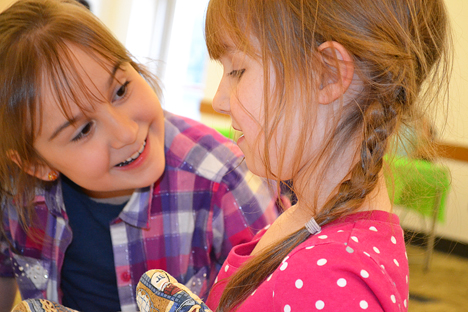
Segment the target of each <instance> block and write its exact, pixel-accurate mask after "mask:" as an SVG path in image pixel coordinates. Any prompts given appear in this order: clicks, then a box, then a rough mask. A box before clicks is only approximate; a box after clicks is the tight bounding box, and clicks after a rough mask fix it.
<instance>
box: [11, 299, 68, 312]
mask: <svg viewBox="0 0 468 312" xmlns="http://www.w3.org/2000/svg"><path fill="white" fill-rule="evenodd" d="M11 312H77V311H76V310H72V309H69V308H66V307H64V306H63V305H61V304H58V303H55V302H52V301H49V300H45V299H27V300H23V301H21V302H20V303H18V304H17V305H16V306H15V307H14V308H13V310H11Z"/></svg>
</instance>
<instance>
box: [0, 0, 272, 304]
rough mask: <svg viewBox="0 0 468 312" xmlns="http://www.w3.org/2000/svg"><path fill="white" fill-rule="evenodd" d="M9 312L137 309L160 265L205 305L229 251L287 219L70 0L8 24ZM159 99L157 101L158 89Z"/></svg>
mask: <svg viewBox="0 0 468 312" xmlns="http://www.w3.org/2000/svg"><path fill="white" fill-rule="evenodd" d="M0 68H1V71H0V86H2V87H1V88H0V118H1V119H0V131H1V133H2V136H1V138H0V185H1V200H2V205H1V214H0V221H2V223H1V225H2V226H1V236H0V238H1V240H0V276H1V277H0V294H2V295H1V296H0V310H3V309H5V310H8V311H9V310H10V309H11V304H12V299H13V298H14V294H15V291H16V289H17V287H18V288H19V290H20V292H21V295H22V298H23V299H28V298H44V299H49V300H51V301H55V302H57V303H63V304H64V305H65V306H67V307H70V308H74V309H76V310H81V311H135V310H136V309H137V308H136V299H135V288H136V284H137V282H138V280H139V279H140V276H141V275H142V274H143V273H144V272H145V271H147V270H149V269H154V268H160V269H164V270H166V271H168V272H169V273H170V274H172V275H174V276H175V277H177V278H178V279H179V281H181V282H182V283H183V284H185V285H187V287H189V288H190V289H191V291H193V292H195V293H197V294H199V295H201V296H204V295H205V294H206V293H207V291H208V289H209V287H210V286H211V284H212V283H213V281H214V279H215V277H216V274H217V272H218V270H219V268H220V265H221V264H222V262H223V261H224V259H225V258H226V256H227V254H228V252H229V250H230V249H231V248H232V247H233V246H235V245H237V244H239V243H242V242H246V241H249V240H251V239H252V237H253V236H254V235H255V233H256V232H257V231H258V230H259V229H261V228H263V227H264V226H265V225H267V224H269V223H271V222H272V221H273V220H274V218H275V217H276V207H275V201H274V197H273V196H272V195H271V194H270V193H271V192H270V190H269V189H268V187H267V185H266V183H265V182H264V181H263V180H261V179H259V178H258V177H256V176H253V175H252V174H251V173H250V172H249V171H248V170H247V168H246V166H245V164H241V159H242V153H241V152H240V150H239V149H238V148H237V146H235V145H234V144H232V142H231V141H229V140H227V139H225V138H224V137H222V136H221V135H220V134H218V133H217V132H215V131H214V130H212V129H209V128H207V127H205V126H203V125H201V124H199V123H197V122H195V121H193V120H190V119H187V118H182V117H179V116H175V115H173V114H170V113H168V112H165V111H164V110H163V109H162V107H161V105H160V103H159V99H158V92H159V91H158V90H159V89H158V85H157V83H155V82H154V80H153V79H152V77H151V75H150V74H149V73H148V72H147V71H146V70H145V69H144V67H143V66H141V65H140V64H138V63H136V62H135V61H134V60H133V59H132V58H131V57H130V55H129V53H128V52H127V51H126V50H125V48H124V47H123V46H122V45H121V44H120V43H119V42H118V41H117V40H116V39H115V38H114V37H113V36H112V35H111V34H110V32H109V31H108V30H107V29H106V28H105V27H104V26H103V25H102V24H101V23H100V22H99V21H98V20H97V18H96V17H95V16H94V15H92V14H91V13H90V12H89V10H87V9H85V8H84V7H82V6H81V5H79V4H78V3H77V2H76V1H73V0H63V1H60V0H21V1H18V2H16V3H15V4H13V5H12V6H11V7H10V8H9V9H7V10H5V11H4V12H2V13H1V14H0ZM155 90H156V91H155Z"/></svg>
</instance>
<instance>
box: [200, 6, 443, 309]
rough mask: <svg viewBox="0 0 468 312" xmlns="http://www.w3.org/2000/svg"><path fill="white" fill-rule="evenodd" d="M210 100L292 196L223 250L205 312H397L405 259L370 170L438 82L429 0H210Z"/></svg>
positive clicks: (403, 304) (437, 33)
mask: <svg viewBox="0 0 468 312" xmlns="http://www.w3.org/2000/svg"><path fill="white" fill-rule="evenodd" d="M206 42H207V46H208V51H209V54H210V57H211V58H212V59H214V60H217V61H219V62H221V64H222V66H223V68H224V74H223V76H222V79H221V82H220V85H219V88H218V91H217V93H216V95H215V97H214V99H213V107H214V109H215V110H216V111H218V112H221V113H225V114H228V115H230V116H231V118H232V126H233V128H234V129H237V130H239V131H241V132H242V133H243V135H242V136H241V137H240V138H239V139H238V141H237V143H238V145H239V147H240V149H241V150H242V151H243V153H244V155H245V161H246V163H247V166H248V167H249V169H250V170H251V171H252V172H254V173H255V174H257V175H259V176H264V177H267V178H269V179H273V180H277V181H286V180H290V181H292V187H293V191H294V194H295V195H296V196H297V199H298V201H297V204H295V205H294V206H292V207H291V208H289V209H287V210H286V211H285V212H284V213H283V214H282V215H281V216H280V217H279V218H278V219H277V220H276V221H275V222H274V223H273V224H272V225H271V226H270V227H269V228H268V229H265V230H264V231H262V232H260V233H259V234H257V236H256V238H254V240H253V241H252V242H250V243H247V244H243V245H238V246H236V247H234V248H233V249H232V250H231V253H230V254H229V256H228V258H227V260H226V261H225V263H224V265H223V267H222V268H221V271H220V273H219V275H218V277H217V282H216V283H215V285H214V286H213V288H212V290H211V293H210V296H209V298H208V300H207V305H208V306H209V307H210V308H211V309H213V310H215V309H216V311H231V310H236V311H316V310H324V311H325V310H326V311H362V310H369V311H406V310H407V307H408V259H407V255H406V252H405V242H404V237H403V230H402V229H401V227H400V225H399V220H398V217H397V216H396V215H394V214H393V213H392V203H391V200H390V197H391V196H389V193H388V191H387V187H386V183H385V179H384V177H383V168H384V155H386V153H387V152H388V151H389V148H390V147H389V142H391V141H393V139H394V136H395V135H396V133H397V131H398V128H399V126H400V125H402V124H408V123H409V121H411V120H412V119H418V118H419V116H420V115H419V114H420V113H419V112H421V111H426V110H427V105H428V104H434V103H433V102H435V100H436V99H438V98H439V97H438V95H439V94H440V93H438V92H443V90H445V89H444V88H442V87H444V86H447V80H448V72H449V68H450V62H449V61H450V57H449V56H450V54H449V53H448V51H449V50H450V49H449V46H450V45H449V43H450V34H449V25H448V17H447V12H446V8H445V6H444V3H443V1H442V0H380V1H374V0H358V1H356V0H339V1H338V0H335V1H334V0H327V1H317V0H288V1H284V0H269V1H259V0H235V1H234V0H211V1H210V3H209V6H208V10H207V17H206Z"/></svg>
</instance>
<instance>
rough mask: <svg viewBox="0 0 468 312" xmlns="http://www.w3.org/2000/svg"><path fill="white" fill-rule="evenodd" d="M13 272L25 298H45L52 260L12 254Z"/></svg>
mask: <svg viewBox="0 0 468 312" xmlns="http://www.w3.org/2000/svg"><path fill="white" fill-rule="evenodd" d="M12 260H13V261H12V262H13V270H14V273H15V277H16V282H17V284H18V288H19V290H20V292H21V296H22V297H23V298H44V299H45V296H46V290H47V285H48V282H49V279H50V267H51V261H50V260H42V259H36V258H31V257H25V256H21V255H18V254H14V253H13V254H12Z"/></svg>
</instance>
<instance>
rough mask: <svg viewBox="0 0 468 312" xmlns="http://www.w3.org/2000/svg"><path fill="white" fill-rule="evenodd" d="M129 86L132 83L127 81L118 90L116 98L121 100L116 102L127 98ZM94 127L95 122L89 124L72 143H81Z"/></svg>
mask: <svg viewBox="0 0 468 312" xmlns="http://www.w3.org/2000/svg"><path fill="white" fill-rule="evenodd" d="M129 84H130V81H126V82H124V83H123V84H122V85H121V86H120V88H119V89H117V92H116V93H115V96H116V97H119V99H116V100H121V99H123V98H125V96H126V95H127V87H128V85H129ZM119 92H123V94H122V95H118V94H119ZM93 125H94V121H91V122H88V123H87V124H86V125H85V126H84V127H83V128H82V129H81V131H80V133H78V135H77V136H75V137H74V138H73V139H72V141H73V142H78V141H80V140H81V139H84V138H86V137H87V136H88V135H89V133H90V132H91V131H92V128H91V127H92V126H93ZM85 129H88V131H87V132H86V133H83V131H84V130H85Z"/></svg>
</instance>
